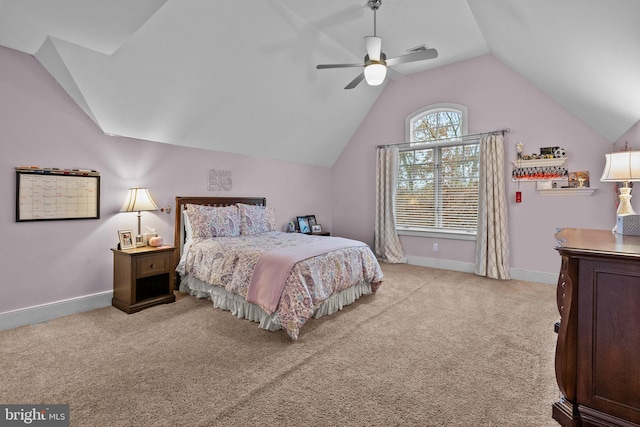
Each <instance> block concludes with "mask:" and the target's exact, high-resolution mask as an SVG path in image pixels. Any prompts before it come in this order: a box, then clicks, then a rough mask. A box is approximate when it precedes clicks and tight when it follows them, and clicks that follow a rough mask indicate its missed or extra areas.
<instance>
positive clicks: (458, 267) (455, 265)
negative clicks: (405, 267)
mask: <svg viewBox="0 0 640 427" xmlns="http://www.w3.org/2000/svg"><path fill="white" fill-rule="evenodd" d="M406 258H407V263H408V264H411V265H419V266H421V267H431V268H439V269H441V270H453V271H461V272H463V273H474V272H475V271H476V267H475V265H473V264H471V263H468V262H460V261H450V260H446V259H435V258H425V257H419V256H413V255H406Z"/></svg>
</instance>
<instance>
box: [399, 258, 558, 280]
mask: <svg viewBox="0 0 640 427" xmlns="http://www.w3.org/2000/svg"><path fill="white" fill-rule="evenodd" d="M406 258H407V263H409V264H411V265H419V266H422V267H431V268H440V269H442V270H453V271H461V272H464V273H475V271H476V267H475V265H474V264H472V263H469V262H460V261H449V260H442V259H435V258H424V257H417V256H411V255H407V257H406ZM509 272H510V273H511V278H512V279H514V280H524V281H527V282H537V283H545V284H548V285H556V284H557V283H558V273H554V274H552V273H543V272H540V271H530V270H521V269H519V268H511V269H510V270H509Z"/></svg>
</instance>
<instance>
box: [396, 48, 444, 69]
mask: <svg viewBox="0 0 640 427" xmlns="http://www.w3.org/2000/svg"><path fill="white" fill-rule="evenodd" d="M437 57H438V51H437V50H435V49H427V50H424V51H422V52H414V53H409V54H408V55H402V56H396V57H394V58H389V59H387V65H396V64H404V63H407V62H415V61H422V60H425V59H433V58H437Z"/></svg>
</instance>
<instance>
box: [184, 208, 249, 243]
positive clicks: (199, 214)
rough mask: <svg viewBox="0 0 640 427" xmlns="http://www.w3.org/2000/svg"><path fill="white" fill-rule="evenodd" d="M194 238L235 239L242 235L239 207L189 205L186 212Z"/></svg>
mask: <svg viewBox="0 0 640 427" xmlns="http://www.w3.org/2000/svg"><path fill="white" fill-rule="evenodd" d="M185 213H186V215H187V216H188V217H189V225H190V226H191V233H192V236H193V238H194V239H195V238H201V239H209V238H212V237H235V236H239V235H240V216H239V214H238V207H237V206H224V207H213V206H202V205H191V204H187V209H186V210H185Z"/></svg>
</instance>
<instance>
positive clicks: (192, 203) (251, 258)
mask: <svg viewBox="0 0 640 427" xmlns="http://www.w3.org/2000/svg"><path fill="white" fill-rule="evenodd" d="M236 212H237V215H236ZM175 217H176V223H175V238H174V242H175V244H176V246H177V247H178V248H179V256H178V263H177V266H176V272H177V274H176V282H177V283H176V289H179V290H180V291H181V292H186V293H189V294H191V295H193V296H195V297H198V298H209V299H210V300H211V301H212V302H213V305H214V307H215V308H218V309H222V310H228V311H230V312H231V313H232V314H233V315H235V316H236V317H238V318H242V319H249V320H252V321H254V322H257V323H259V327H260V328H263V329H266V330H269V331H277V330H280V329H284V330H285V331H286V333H287V334H288V335H289V337H290V338H291V339H293V340H296V339H298V336H299V333H300V328H302V326H303V325H304V324H305V323H306V322H307V321H308V320H309V319H310V318H311V317H315V318H318V317H321V316H326V315H330V314H333V313H335V312H337V311H339V310H341V309H342V308H343V307H344V306H346V305H348V304H351V303H353V302H354V301H356V300H357V299H358V298H360V297H361V296H363V295H370V294H373V293H375V292H376V291H377V290H378V288H379V287H380V285H381V284H382V279H383V275H382V270H381V269H380V265H379V264H378V261H377V260H376V258H375V256H374V255H373V253H372V251H371V249H370V248H369V247H368V246H367V245H366V244H364V243H362V242H358V241H355V240H349V239H343V238H336V237H326V236H317V235H307V234H302V233H285V232H282V231H278V230H277V228H278V227H277V226H276V224H275V213H274V211H273V209H272V208H270V207H267V203H266V199H265V198H255V197H250V198H247V197H237V198H234V197H176V215H175ZM236 223H237V224H236Z"/></svg>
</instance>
